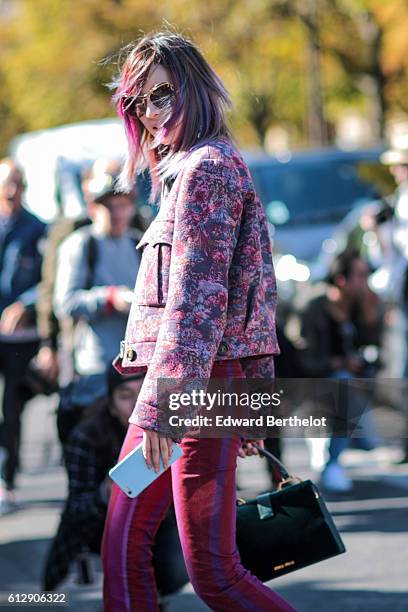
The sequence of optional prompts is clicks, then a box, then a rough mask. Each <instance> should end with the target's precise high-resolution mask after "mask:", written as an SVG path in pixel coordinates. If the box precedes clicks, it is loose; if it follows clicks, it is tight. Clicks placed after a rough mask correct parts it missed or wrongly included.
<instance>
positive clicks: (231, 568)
mask: <svg viewBox="0 0 408 612" xmlns="http://www.w3.org/2000/svg"><path fill="white" fill-rule="evenodd" d="M211 375H212V376H215V377H220V378H221V377H227V376H231V377H235V378H238V377H242V376H244V374H243V372H242V369H241V366H240V363H239V360H233V361H228V362H216V363H215V364H214V367H213V370H212V373H211ZM142 437H143V430H142V429H141V428H140V427H138V426H137V425H132V424H131V425H129V428H128V432H127V435H126V438H125V441H124V443H123V446H122V450H121V453H120V458H122V457H123V456H125V455H126V454H127V453H129V452H130V451H131V450H132V449H133V448H134V447H135V446H136V445H137V444H139V443H140V442H141V440H142ZM240 445H241V442H240V440H239V439H238V438H216V439H214V438H189V437H185V438H183V440H182V442H181V447H182V449H183V452H184V455H183V456H182V457H181V458H180V459H179V460H178V461H176V462H175V463H174V465H173V466H171V468H170V469H168V470H167V471H166V472H164V473H163V474H162V475H161V476H160V477H159V478H157V479H156V480H155V481H154V482H153V483H152V484H151V485H150V486H149V487H147V488H146V489H145V490H144V491H142V493H141V494H140V495H139V496H138V497H136V498H134V499H130V498H128V497H127V496H126V495H125V494H124V493H123V492H122V491H121V490H120V489H119V488H118V487H117V486H116V485H115V484H113V486H112V494H111V498H110V502H109V509H108V516H107V520H106V524H105V531H104V536H103V541H102V562H103V568H104V586H103V596H104V610H105V612H136V611H137V612H157V611H158V610H159V603H158V594H157V589H156V584H155V578H154V571H153V565H152V546H153V544H154V539H155V535H156V533H157V530H158V528H159V526H160V522H161V521H162V520H163V518H164V516H165V515H166V514H167V511H168V509H169V506H170V504H171V501H172V500H173V501H174V507H175V513H176V519H177V526H178V531H179V535H180V541H181V546H182V550H183V555H184V560H185V563H186V568H187V572H188V575H189V577H190V580H191V583H192V585H193V587H194V590H195V592H196V593H197V595H198V596H199V597H200V598H201V599H202V600H203V601H204V602H205V603H206V605H207V606H208V607H209V608H210V609H211V610H215V611H217V612H218V611H221V610H225V611H234V612H235V611H236V612H240V611H241V610H252V611H253V612H267V611H268V612H275V611H276V612H278V611H284V612H293V611H294V610H295V609H294V608H293V607H292V606H291V605H290V604H288V603H287V602H286V601H285V600H284V599H282V598H281V597H280V596H279V595H278V594H277V593H275V592H274V591H272V590H271V589H269V588H268V587H267V586H265V585H264V584H263V583H262V582H261V581H260V580H258V578H256V577H255V576H253V575H252V574H251V573H250V572H249V571H248V570H246V569H245V568H244V567H243V566H242V565H241V562H240V558H239V554H238V551H237V547H236V542H235V524H236V488H235V471H236V458H237V455H238V449H239V447H240Z"/></svg>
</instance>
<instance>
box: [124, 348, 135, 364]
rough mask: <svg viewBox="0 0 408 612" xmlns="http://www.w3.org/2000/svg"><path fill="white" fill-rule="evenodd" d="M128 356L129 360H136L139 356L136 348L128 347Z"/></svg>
mask: <svg viewBox="0 0 408 612" xmlns="http://www.w3.org/2000/svg"><path fill="white" fill-rule="evenodd" d="M126 357H127V359H129V361H134V360H135V359H136V357H137V353H136V351H135V350H134V349H132V348H128V349H127V351H126Z"/></svg>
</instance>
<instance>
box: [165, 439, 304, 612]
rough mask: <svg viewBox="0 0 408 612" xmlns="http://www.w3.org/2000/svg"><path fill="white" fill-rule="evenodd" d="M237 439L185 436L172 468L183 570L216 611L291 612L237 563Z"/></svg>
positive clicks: (208, 604)
mask: <svg viewBox="0 0 408 612" xmlns="http://www.w3.org/2000/svg"><path fill="white" fill-rule="evenodd" d="M239 445H240V441H239V440H238V439H232V438H222V439H221V438H218V439H209V438H201V439H195V438H187V437H186V438H184V439H183V441H182V443H181V446H182V448H183V451H184V455H183V457H181V458H180V459H179V460H178V461H177V462H176V463H175V464H174V465H173V466H172V481H173V498H174V505H175V510H176V517H177V524H178V530H179V534H180V540H181V545H182V549H183V555H184V560H185V562H186V567H187V571H188V574H189V577H190V580H191V583H192V584H193V587H194V589H195V591H196V593H197V594H198V596H199V597H200V598H201V599H202V600H203V601H204V602H205V603H206V604H207V606H209V608H210V609H211V610H214V611H216V612H219V611H222V610H225V611H231V610H234V611H237V612H240V611H241V610H251V611H253V612H266V611H270V612H278V611H279V612H282V611H285V612H293V611H294V608H293V607H292V606H291V605H290V604H288V603H287V602H286V601H285V600H284V599H283V598H281V597H280V596H279V595H278V594H277V593H275V592H273V591H272V590H271V589H269V588H268V587H267V586H265V585H264V584H263V583H262V582H261V581H260V580H259V579H258V578H256V577H255V576H253V575H252V574H251V573H250V572H249V571H248V570H246V569H245V568H244V567H243V566H242V565H241V561H240V558H239V553H238V551H237V547H236V489H235V471H236V458H237V454H238V449H239Z"/></svg>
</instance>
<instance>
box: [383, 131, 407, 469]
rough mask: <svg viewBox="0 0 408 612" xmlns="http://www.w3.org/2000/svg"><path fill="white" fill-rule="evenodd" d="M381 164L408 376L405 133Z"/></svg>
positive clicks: (392, 264) (386, 153) (405, 374)
mask: <svg viewBox="0 0 408 612" xmlns="http://www.w3.org/2000/svg"><path fill="white" fill-rule="evenodd" d="M381 161H382V163H383V164H385V165H387V166H388V167H389V170H390V172H391V174H392V175H393V177H394V179H395V182H396V184H397V189H396V191H395V193H394V195H393V197H392V199H391V202H390V205H391V214H390V215H389V216H390V217H391V231H390V235H391V241H390V242H391V244H390V245H388V247H389V251H390V257H391V260H392V261H391V262H390V269H391V270H393V272H394V275H393V276H394V277H397V278H396V279H395V285H396V286H397V288H398V291H397V292H396V296H395V297H396V299H397V301H398V302H399V304H398V305H399V306H400V307H401V311H402V313H403V318H404V324H405V362H404V365H403V371H402V375H403V377H404V378H405V379H406V378H408V137H407V138H406V140H405V141H404V142H402V143H401V144H400V146H399V147H394V148H392V149H389V150H388V151H385V152H384V153H383V154H382V156H381ZM407 428H408V425H407ZM401 463H408V432H407V434H406V437H405V441H404V456H403V458H402V460H401Z"/></svg>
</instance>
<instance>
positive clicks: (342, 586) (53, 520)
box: [0, 398, 408, 612]
mask: <svg viewBox="0 0 408 612" xmlns="http://www.w3.org/2000/svg"><path fill="white" fill-rule="evenodd" d="M52 401H53V400H52V399H44V398H41V400H39V399H37V400H35V401H33V402H31V404H29V405H28V407H27V410H26V413H25V417H24V444H23V448H24V453H23V473H22V474H21V475H20V478H19V483H20V490H19V502H20V503H21V507H20V509H19V511H18V512H16V513H14V514H12V515H9V516H6V517H2V518H0V591H2V593H3V595H2V597H3V599H2V600H0V608H1V609H6V606H5V605H1V601H3V603H4V596H5V592H7V591H18V592H38V590H39V586H38V585H39V577H40V575H41V570H42V564H43V560H44V555H45V552H46V549H47V547H48V545H49V542H50V538H51V536H52V534H53V533H54V531H55V529H56V526H57V523H58V517H59V512H60V509H61V506H62V501H63V498H64V494H65V487H66V481H65V477H64V472H63V469H62V467H61V466H60V461H59V449H58V446H57V443H56V434H55V427H54V416H53V413H52V407H53V404H52ZM397 417H398V415H395V417H394V416H393V417H392V418H397ZM399 452H400V451H399V447H398V443H397V442H391V441H388V445H387V446H386V447H382V448H380V449H376V450H375V451H371V452H370V453H367V452H364V451H357V450H349V451H347V452H346V453H345V455H344V463H345V465H347V469H348V470H349V472H350V474H351V476H352V477H353V479H354V482H355V491H354V493H353V495H347V496H342V497H339V496H337V497H336V498H334V497H327V496H326V500H327V501H328V507H329V509H330V510H331V512H332V513H333V515H334V519H335V522H336V524H337V526H338V527H339V529H340V531H341V533H342V537H343V539H344V542H345V545H346V547H347V553H346V554H345V555H341V556H339V557H337V558H334V559H331V560H329V561H325V562H323V563H320V564H317V565H315V566H313V567H310V568H306V569H303V570H300V571H298V572H294V573H293V574H292V575H288V576H285V577H282V578H279V579H277V580H275V581H273V583H270V585H271V586H273V588H274V589H276V590H277V591H278V592H279V593H280V594H281V595H283V596H284V597H286V598H287V599H288V600H289V601H290V602H291V604H292V605H293V606H294V607H295V608H297V609H298V610H299V611H300V612H309V611H312V610H313V611H316V612H319V611H321V612H340V611H341V612H344V611H351V612H354V611H357V610H359V611H360V610H367V611H370V612H389V611H390V612H391V611H392V612H406V611H407V610H408V595H407V588H408V552H407V551H408V520H407V519H408V466H406V465H401V466H395V465H393V464H392V462H393V461H395V460H397V459H398V457H399V456H400V455H399ZM239 461H240V468H239V484H240V487H241V488H242V489H243V491H240V496H249V495H251V494H252V493H256V492H257V491H260V490H264V489H265V488H266V487H267V486H268V480H267V476H266V472H265V468H264V467H263V462H261V461H260V460H259V459H257V458H250V459H249V458H248V459H246V460H239ZM285 461H286V463H287V465H288V467H289V468H290V471H291V472H292V473H295V474H297V475H299V476H301V477H302V478H306V477H309V476H310V471H309V469H308V454H307V449H306V445H305V443H304V441H302V440H296V439H291V440H288V441H287V442H286V444H285ZM93 562H94V570H95V582H94V583H93V584H92V585H90V586H86V587H84V586H80V585H78V584H76V582H75V580H76V576H75V574H73V575H72V576H70V578H69V579H68V580H67V581H66V582H65V583H64V585H62V587H61V591H65V592H67V593H68V594H69V598H70V604H69V609H72V610H75V612H76V611H77V610H78V611H79V610H84V611H85V610H86V611H87V612H93V611H97V610H98V611H101V610H102V602H101V571H100V563H99V560H98V559H97V558H96V557H95V558H93ZM20 607H21V608H23V606H20ZM24 608H25V609H33V610H34V609H36V610H39V609H44V610H48V609H58V607H55V606H54V607H52V608H45V607H41V606H36V607H35V608H34V607H31V608H30V607H26V606H24ZM202 610H207V608H206V607H205V606H204V605H203V604H201V603H200V602H199V601H198V599H197V598H196V597H195V595H194V593H193V592H192V589H191V587H190V586H188V587H186V588H185V589H184V590H183V592H182V593H180V594H178V595H177V596H172V597H170V598H169V600H168V605H167V608H166V611H167V612H184V611H185V612H199V611H202Z"/></svg>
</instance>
